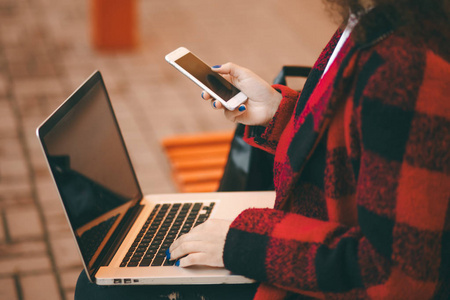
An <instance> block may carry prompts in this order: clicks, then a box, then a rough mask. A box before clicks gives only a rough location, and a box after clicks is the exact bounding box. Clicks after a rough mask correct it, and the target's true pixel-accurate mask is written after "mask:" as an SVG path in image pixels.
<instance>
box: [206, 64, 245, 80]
mask: <svg viewBox="0 0 450 300" xmlns="http://www.w3.org/2000/svg"><path fill="white" fill-rule="evenodd" d="M211 69H212V70H213V71H214V72H217V73H219V74H223V75H230V76H231V77H234V78H236V79H239V77H242V76H244V75H245V69H244V68H243V67H241V66H238V65H236V64H234V63H230V62H228V63H226V64H223V65H217V66H214V67H212V68H211Z"/></svg>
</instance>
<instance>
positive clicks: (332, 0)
mask: <svg viewBox="0 0 450 300" xmlns="http://www.w3.org/2000/svg"><path fill="white" fill-rule="evenodd" d="M323 2H325V4H326V5H327V7H328V9H329V10H330V12H332V13H333V12H334V15H336V12H337V14H338V16H340V18H341V20H340V21H342V24H344V25H345V24H346V21H347V20H348V17H349V15H350V14H356V15H358V14H361V13H364V11H365V8H364V6H363V5H362V4H361V2H362V1H361V0H323ZM371 2H372V4H373V6H375V7H377V8H379V9H383V10H384V13H385V16H386V17H387V18H388V19H389V21H390V22H392V23H393V24H398V25H402V26H406V28H408V31H409V32H410V33H411V36H414V37H416V38H417V37H419V38H420V37H425V38H426V36H427V35H429V34H430V32H433V34H439V35H440V38H443V39H445V40H450V0H372V1H371ZM375 21H376V20H375ZM363 34H364V33H363V32H361V33H360V36H363Z"/></svg>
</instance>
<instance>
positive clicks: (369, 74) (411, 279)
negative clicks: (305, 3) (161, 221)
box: [224, 9, 450, 299]
mask: <svg viewBox="0 0 450 300" xmlns="http://www.w3.org/2000/svg"><path fill="white" fill-rule="evenodd" d="M372 17H376V18H380V17H382V15H380V14H379V12H377V11H376V9H374V10H373V11H372V12H370V13H369V14H368V15H367V16H365V18H372ZM361 23H363V22H362V21H361V22H360V24H359V25H358V26H363V25H362V24H361ZM366 29H367V32H368V35H367V38H366V40H365V42H361V43H355V42H354V38H353V37H352V36H351V37H350V38H349V40H348V41H347V43H346V44H345V45H344V48H343V49H342V51H341V52H340V54H339V56H338V57H337V59H336V61H335V62H334V63H333V64H332V66H331V68H330V70H329V71H328V72H327V73H326V74H325V76H324V77H323V78H322V79H320V78H321V75H322V73H323V70H324V67H325V65H326V63H327V61H328V59H329V57H330V54H331V53H332V51H333V49H334V47H335V44H336V42H337V40H338V38H339V35H340V33H339V32H338V33H337V34H336V35H335V36H334V37H333V39H332V40H331V42H330V43H329V45H328V46H327V48H325V50H324V51H323V53H322V54H321V56H320V58H319V60H318V61H317V63H316V64H315V66H314V68H313V71H312V73H311V75H310V76H309V78H308V80H307V83H306V85H305V87H304V90H303V92H302V93H301V94H299V93H297V92H296V91H293V90H291V89H289V88H287V87H284V86H276V88H277V89H279V91H280V92H281V93H282V95H283V100H282V103H281V105H280V107H279V110H278V112H277V113H276V115H275V117H274V120H273V121H272V123H271V124H270V125H269V126H268V127H267V128H265V129H264V130H262V131H261V132H259V130H261V128H258V127H248V128H247V132H246V135H247V140H248V142H249V143H250V144H252V145H254V146H256V147H260V148H262V149H265V150H267V151H269V152H271V153H274V154H275V166H274V171H275V172H274V173H275V178H274V181H275V188H276V192H277V199H276V205H275V209H248V210H246V211H244V212H242V213H241V214H240V216H239V217H238V218H237V219H236V220H235V221H234V222H233V224H232V225H231V227H230V230H229V233H228V235H227V239H226V244H225V249H224V262H225V266H226V267H227V268H228V269H230V270H231V271H233V272H235V273H238V274H243V275H245V276H248V277H250V278H254V279H256V280H258V281H260V282H263V284H261V286H260V288H259V289H258V292H257V294H256V298H257V299H285V298H288V297H293V298H295V299H296V298H297V297H298V298H302V297H303V296H301V295H299V294H303V295H307V296H313V297H319V298H330V299H359V298H363V299H366V298H369V299H428V298H433V297H434V298H436V299H448V298H449V297H450V280H449V278H450V205H449V199H450V151H449V148H450V97H449V95H450V64H449V61H450V59H449V56H450V55H449V51H448V50H449V48H448V47H449V43H448V42H449V41H439V40H433V39H430V40H429V41H427V42H426V43H417V42H412V41H411V40H410V39H409V38H407V37H406V36H405V35H404V32H403V31H402V28H401V27H399V28H397V29H393V26H392V25H390V23H389V22H388V21H386V22H385V25H384V26H383V28H366ZM289 299H292V298H289Z"/></svg>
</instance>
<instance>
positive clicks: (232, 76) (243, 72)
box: [202, 63, 282, 126]
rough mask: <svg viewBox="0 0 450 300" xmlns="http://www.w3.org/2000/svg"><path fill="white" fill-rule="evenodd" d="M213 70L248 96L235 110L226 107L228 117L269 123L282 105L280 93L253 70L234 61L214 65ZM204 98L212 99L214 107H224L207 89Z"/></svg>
mask: <svg viewBox="0 0 450 300" xmlns="http://www.w3.org/2000/svg"><path fill="white" fill-rule="evenodd" d="M212 70H213V71H215V72H217V73H219V74H221V75H223V76H224V77H225V78H226V79H227V80H228V81H230V82H231V83H232V84H234V85H235V86H236V87H237V88H238V89H240V90H241V91H242V92H243V93H244V94H246V95H247V97H248V100H247V102H246V103H245V104H242V105H241V106H239V107H238V108H237V109H235V110H234V111H229V110H227V109H224V112H225V116H226V118H227V119H229V120H230V121H232V122H238V123H242V124H245V125H262V126H267V125H268V124H269V122H270V120H272V118H273V116H274V115H275V112H276V111H277V109H278V106H279V105H280V102H281V99H282V96H281V94H280V93H278V92H277V91H276V90H275V89H274V88H272V87H271V86H270V85H269V84H268V83H267V82H266V81H264V80H263V79H262V78H260V77H259V76H257V75H256V74H255V73H253V72H252V71H250V70H248V69H245V68H243V67H240V66H238V65H235V64H233V63H226V64H224V65H222V66H214V67H213V68H212ZM202 98H203V99H205V100H212V105H213V107H215V108H217V109H221V108H224V107H223V105H222V104H221V103H220V102H219V101H215V100H214V99H212V97H211V95H209V94H208V93H207V92H205V91H203V92H202Z"/></svg>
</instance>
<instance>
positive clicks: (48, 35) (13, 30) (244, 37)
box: [0, 0, 335, 300]
mask: <svg viewBox="0 0 450 300" xmlns="http://www.w3.org/2000/svg"><path fill="white" fill-rule="evenodd" d="M138 6H139V28H140V32H139V36H140V45H139V47H137V48H136V49H135V50H134V51H131V52H108V53H104V52H98V51H96V50H95V49H92V47H91V43H90V37H89V24H90V19H89V18H90V14H89V0H86V1H70V0H58V1H53V0H0V300H15V299H26V300H30V299H36V300H40V299H45V300H58V299H73V294H74V288H75V283H76V279H77V276H78V274H79V272H80V270H81V262H80V258H79V256H78V253H77V251H76V249H75V245H74V242H73V240H72V236H71V233H70V231H69V228H68V226H67V223H66V219H65V216H64V213H63V211H62V208H61V204H60V202H59V200H58V196H57V194H56V191H55V188H54V186H53V184H52V181H51V178H50V176H49V173H48V170H47V167H46V165H45V162H44V160H43V155H42V153H41V150H40V148H39V145H38V143H37V138H36V136H35V129H36V127H37V126H38V125H39V124H40V123H41V122H42V121H43V120H44V119H45V118H46V117H47V116H48V115H49V114H50V113H51V112H52V111H53V110H54V109H55V108H56V107H57V106H58V105H59V104H60V103H61V102H62V101H63V100H64V99H65V98H66V97H68V96H69V95H70V94H71V92H72V91H73V90H74V89H75V88H76V87H77V86H78V85H79V84H81V83H82V82H83V81H84V79H85V78H87V77H88V76H89V75H90V74H91V73H92V72H93V71H94V70H96V69H99V70H101V71H102V73H103V75H104V78H105V81H106V85H107V87H108V89H109V91H110V97H111V99H112V102H113V106H114V108H115V110H116V113H117V115H118V119H119V124H120V125H121V128H122V131H123V134H124V138H125V141H126V143H127V145H128V148H129V151H130V156H131V159H132V161H133V163H134V165H135V167H136V172H137V176H138V178H139V181H140V183H141V185H142V189H143V191H144V193H166V192H175V188H174V186H173V185H172V182H171V179H170V174H169V169H168V164H167V161H166V158H165V157H164V154H163V153H162V151H161V147H160V140H161V139H162V138H164V137H166V136H169V135H172V134H182V133H194V132H205V131H215V130H228V129H232V128H233V127H234V125H233V124H231V123H229V122H228V121H226V120H225V119H224V118H223V116H222V114H221V112H217V111H213V110H212V109H211V108H210V106H209V105H208V103H205V102H203V101H202V100H201V99H200V90H199V89H198V88H197V87H196V86H194V85H193V84H192V83H190V82H189V80H187V79H186V78H184V77H183V76H182V75H181V74H179V73H178V72H177V71H175V70H174V69H173V68H172V67H171V66H169V65H168V64H167V63H166V62H165V61H164V55H165V54H166V53H168V52H170V51H171V50H173V49H175V48H177V47H179V46H182V45H183V46H186V47H188V48H190V49H191V50H193V51H194V52H196V53H197V54H198V55H199V56H201V57H202V58H204V59H205V61H207V62H208V63H210V64H211V65H213V64H220V63H224V62H226V61H234V62H236V63H239V64H241V65H244V66H246V67H248V68H250V69H252V70H254V71H255V72H256V73H257V74H259V75H260V76H262V77H263V78H264V79H266V80H268V81H271V80H272V78H273V77H274V76H275V74H276V73H277V72H278V70H279V69H280V67H281V66H282V65H284V64H299V65H311V64H312V63H313V62H314V59H315V57H316V56H317V54H318V53H319V51H320V50H321V48H322V47H323V46H324V43H325V42H326V41H327V39H328V37H329V36H330V34H331V33H332V32H333V30H334V28H335V26H334V25H333V24H331V23H330V22H329V21H327V17H326V14H325V13H323V12H322V7H321V4H320V1H317V0H303V1H295V0H286V1H275V0H266V1H261V0H247V1H241V0H229V1H210V0H189V1H182V0H172V1H156V0H153V1H152V0H146V1H143V0H142V1H138Z"/></svg>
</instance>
